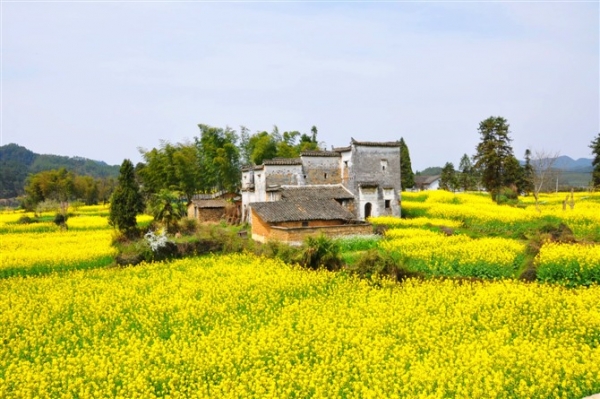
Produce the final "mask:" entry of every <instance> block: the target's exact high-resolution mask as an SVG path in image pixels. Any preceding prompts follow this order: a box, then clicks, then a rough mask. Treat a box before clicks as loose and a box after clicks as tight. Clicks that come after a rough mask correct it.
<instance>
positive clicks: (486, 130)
mask: <svg viewBox="0 0 600 399" xmlns="http://www.w3.org/2000/svg"><path fill="white" fill-rule="evenodd" d="M509 127H510V126H509V124H508V123H506V119H504V118H502V117H500V116H498V117H493V116H491V117H489V118H487V119H486V120H484V121H482V122H480V123H479V129H478V131H479V134H480V135H481V142H480V143H479V144H478V145H477V148H476V150H477V153H476V154H475V156H474V157H473V160H474V161H475V167H476V168H478V169H479V170H480V171H481V180H482V184H483V186H484V187H485V189H486V190H487V191H488V192H490V193H491V194H492V198H494V200H496V199H497V195H498V193H499V192H500V190H501V188H502V187H505V186H509V185H511V184H514V183H515V182H514V181H510V177H509V176H506V175H505V168H506V165H507V161H508V159H509V158H510V157H514V155H513V149H512V147H511V145H510V142H511V141H512V140H511V138H510V137H509V133H510V131H509ZM508 162H510V161H508Z"/></svg>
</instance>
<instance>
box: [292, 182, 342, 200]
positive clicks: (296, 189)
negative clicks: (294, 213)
mask: <svg viewBox="0 0 600 399" xmlns="http://www.w3.org/2000/svg"><path fill="white" fill-rule="evenodd" d="M281 198H282V199H284V200H312V199H354V195H352V193H351V192H350V191H348V190H347V189H346V188H345V187H344V186H342V185H341V184H329V185H312V186H311V185H308V186H282V187H281Z"/></svg>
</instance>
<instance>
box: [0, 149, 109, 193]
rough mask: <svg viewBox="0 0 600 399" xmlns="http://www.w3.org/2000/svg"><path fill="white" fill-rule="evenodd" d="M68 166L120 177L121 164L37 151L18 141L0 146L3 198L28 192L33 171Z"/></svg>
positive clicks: (79, 171)
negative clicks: (112, 164)
mask: <svg viewBox="0 0 600 399" xmlns="http://www.w3.org/2000/svg"><path fill="white" fill-rule="evenodd" d="M60 168H65V169H67V170H69V171H72V172H74V173H76V174H78V175H80V176H92V177H96V178H98V177H117V176H118V175H119V166H111V165H108V164H106V163H105V162H101V161H93V160H91V159H86V158H81V157H67V156H60V155H47V154H36V153H34V152H33V151H31V150H28V149H27V148H25V147H23V146H20V145H17V144H7V145H3V146H0V198H14V197H17V196H19V195H22V194H23V192H24V189H23V188H24V186H25V180H26V179H27V176H29V174H32V173H38V172H42V171H45V170H52V169H60Z"/></svg>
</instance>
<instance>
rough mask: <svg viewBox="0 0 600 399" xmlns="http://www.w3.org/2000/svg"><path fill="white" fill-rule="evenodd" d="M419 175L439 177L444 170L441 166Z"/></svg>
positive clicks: (426, 169) (430, 168) (424, 170)
mask: <svg viewBox="0 0 600 399" xmlns="http://www.w3.org/2000/svg"><path fill="white" fill-rule="evenodd" d="M417 174H419V175H421V176H437V175H441V174H442V168H441V167H439V166H430V167H429V168H425V169H423V170H422V171H418V172H417Z"/></svg>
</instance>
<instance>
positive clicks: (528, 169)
mask: <svg viewBox="0 0 600 399" xmlns="http://www.w3.org/2000/svg"><path fill="white" fill-rule="evenodd" d="M532 191H533V166H532V165H531V150H530V149H529V148H528V149H526V150H525V165H523V192H525V193H527V194H529V193H531V192H532Z"/></svg>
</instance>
